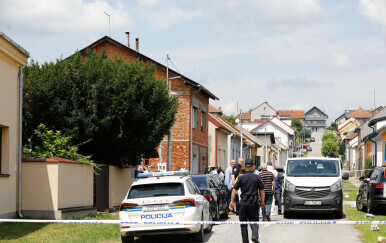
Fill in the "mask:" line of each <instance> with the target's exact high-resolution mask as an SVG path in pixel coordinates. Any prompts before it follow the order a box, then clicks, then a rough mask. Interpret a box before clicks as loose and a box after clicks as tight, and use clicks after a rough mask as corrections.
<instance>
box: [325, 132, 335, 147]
mask: <svg viewBox="0 0 386 243" xmlns="http://www.w3.org/2000/svg"><path fill="white" fill-rule="evenodd" d="M327 140H333V141H334V142H335V143H336V144H338V138H337V137H336V136H335V134H333V133H332V132H325V133H324V134H323V137H322V141H323V142H325V141H327Z"/></svg>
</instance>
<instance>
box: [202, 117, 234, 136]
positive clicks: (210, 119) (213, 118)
mask: <svg viewBox="0 0 386 243" xmlns="http://www.w3.org/2000/svg"><path fill="white" fill-rule="evenodd" d="M217 118H218V116H215V115H212V114H210V113H209V114H208V120H209V121H210V122H211V123H213V124H214V125H215V126H217V127H219V128H222V129H224V130H225V131H227V132H229V133H232V130H230V129H229V128H228V127H227V126H226V125H224V124H223V123H222V122H221V121H220V120H219V119H217Z"/></svg>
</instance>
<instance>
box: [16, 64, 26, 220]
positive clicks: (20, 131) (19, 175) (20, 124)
mask: <svg viewBox="0 0 386 243" xmlns="http://www.w3.org/2000/svg"><path fill="white" fill-rule="evenodd" d="M23 68H24V67H23V66H22V67H20V68H19V82H20V85H19V89H20V90H19V165H18V194H19V195H18V202H17V211H18V215H19V217H20V218H23V215H22V214H21V176H22V175H21V167H22V165H21V162H22V150H23V148H22V147H23V143H22V129H23V127H22V126H23Z"/></svg>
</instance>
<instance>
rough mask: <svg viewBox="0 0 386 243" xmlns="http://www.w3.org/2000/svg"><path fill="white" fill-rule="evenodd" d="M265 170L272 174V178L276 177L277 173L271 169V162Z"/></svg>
mask: <svg viewBox="0 0 386 243" xmlns="http://www.w3.org/2000/svg"><path fill="white" fill-rule="evenodd" d="M267 170H268V171H270V172H272V173H273V176H274V177H277V171H276V170H274V169H273V166H272V162H270V161H269V162H268V163H267Z"/></svg>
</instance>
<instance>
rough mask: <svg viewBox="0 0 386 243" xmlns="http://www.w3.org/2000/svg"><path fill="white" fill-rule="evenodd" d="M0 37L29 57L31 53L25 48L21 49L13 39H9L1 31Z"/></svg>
mask: <svg viewBox="0 0 386 243" xmlns="http://www.w3.org/2000/svg"><path fill="white" fill-rule="evenodd" d="M0 36H1V37H3V39H5V40H6V41H8V42H9V43H10V44H11V45H13V46H14V47H15V48H16V49H18V50H19V51H20V52H21V53H23V54H24V55H25V56H27V57H29V52H28V51H26V49H24V48H23V47H21V46H20V45H19V44H17V43H16V42H14V41H13V40H12V39H11V38H9V37H8V36H7V35H6V34H4V33H3V32H1V31H0Z"/></svg>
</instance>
